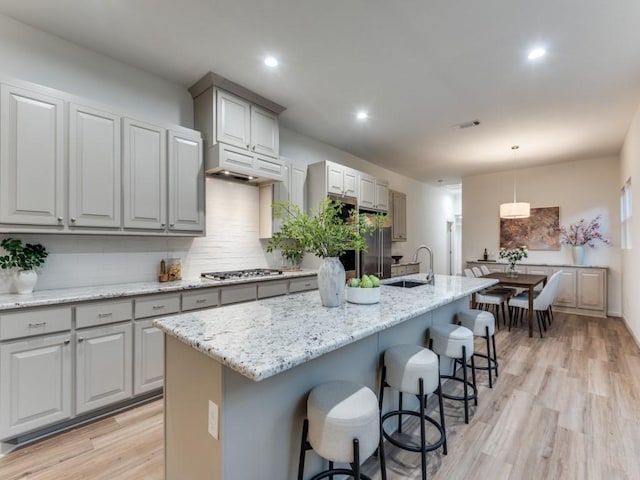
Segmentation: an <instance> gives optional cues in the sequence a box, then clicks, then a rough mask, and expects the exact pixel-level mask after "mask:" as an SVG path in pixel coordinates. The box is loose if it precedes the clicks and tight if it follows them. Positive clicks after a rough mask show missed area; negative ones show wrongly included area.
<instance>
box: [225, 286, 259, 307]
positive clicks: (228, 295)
mask: <svg viewBox="0 0 640 480" xmlns="http://www.w3.org/2000/svg"><path fill="white" fill-rule="evenodd" d="M255 299H256V284H255V283H249V284H240V285H229V286H228V287H222V289H221V290H220V305H229V304H230V303H238V302H248V301H250V300H255Z"/></svg>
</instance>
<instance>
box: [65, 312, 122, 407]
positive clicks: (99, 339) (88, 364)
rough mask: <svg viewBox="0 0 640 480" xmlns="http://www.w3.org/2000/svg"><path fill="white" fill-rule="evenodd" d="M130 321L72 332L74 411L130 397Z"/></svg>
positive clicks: (102, 405) (101, 405)
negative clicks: (74, 380) (74, 383)
mask: <svg viewBox="0 0 640 480" xmlns="http://www.w3.org/2000/svg"><path fill="white" fill-rule="evenodd" d="M132 355H133V354H132V342H131V324H130V323H129V322H127V323H124V324H119V325H112V326H108V327H98V328H90V329H87V330H80V331H78V332H76V413H78V414H80V413H84V412H88V411H90V410H94V409H96V408H100V407H104V406H106V405H109V404H111V403H114V402H119V401H121V400H126V399H127V398H130V397H131V377H132V370H133V368H132V367H133V362H132Z"/></svg>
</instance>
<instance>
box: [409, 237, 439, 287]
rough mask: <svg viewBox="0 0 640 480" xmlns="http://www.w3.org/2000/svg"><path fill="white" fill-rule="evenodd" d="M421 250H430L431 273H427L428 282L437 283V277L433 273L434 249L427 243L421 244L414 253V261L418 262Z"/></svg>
mask: <svg viewBox="0 0 640 480" xmlns="http://www.w3.org/2000/svg"><path fill="white" fill-rule="evenodd" d="M420 250H426V251H427V252H429V273H427V284H428V285H435V284H436V277H435V275H434V274H433V251H432V250H431V249H430V248H429V247H427V246H426V245H420V246H419V247H418V249H417V250H416V253H414V254H413V260H412V263H416V262H417V261H418V253H420Z"/></svg>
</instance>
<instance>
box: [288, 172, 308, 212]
mask: <svg viewBox="0 0 640 480" xmlns="http://www.w3.org/2000/svg"><path fill="white" fill-rule="evenodd" d="M289 169H290V176H289V200H290V201H291V203H293V204H294V205H297V206H298V207H300V210H301V211H303V212H304V211H305V207H306V198H307V194H306V184H307V166H306V165H304V166H303V165H296V164H291V165H290V166H289Z"/></svg>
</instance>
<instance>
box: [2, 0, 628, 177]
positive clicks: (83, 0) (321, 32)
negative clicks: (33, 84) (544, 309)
mask: <svg viewBox="0 0 640 480" xmlns="http://www.w3.org/2000/svg"><path fill="white" fill-rule="evenodd" d="M0 13H3V14H5V15H8V16H10V17H13V18H15V19H17V20H19V21H22V22H24V23H27V24H29V25H32V26H34V27H36V28H39V29H41V30H44V31H47V32H49V33H52V34H54V35H57V36H59V37H62V38H64V39H67V40H70V41H72V42H74V43H77V44H79V45H82V46H85V47H87V48H89V49H92V50H94V51H97V52H100V53H103V54H106V55H109V56H111V57H113V58H115V59H118V60H121V61H123V62H125V63H128V64H131V65H135V66H138V67H140V68H142V69H144V70H146V71H148V72H151V73H154V74H157V75H159V76H161V77H163V78H166V79H168V80H170V81H173V82H176V83H179V84H181V85H184V86H185V87H188V86H191V85H192V84H193V83H195V82H196V81H197V80H198V79H199V78H200V77H202V76H203V75H204V74H205V73H206V72H208V71H214V72H215V73H217V74H219V75H222V76H224V77H226V78H228V79H230V80H233V81H235V82H237V83H239V84H241V85H243V86H245V87H247V88H249V89H251V90H253V91H255V92H257V93H259V94H261V95H263V96H265V97H267V98H269V99H271V100H273V101H275V102H277V103H280V104H282V105H284V106H286V107H287V110H286V111H285V112H284V113H283V114H282V116H281V123H282V124H283V125H284V126H286V127H288V128H291V129H292V130H295V131H298V132H300V133H304V134H306V135H309V136H312V137H315V138H317V139H319V140H322V141H324V142H327V143H330V144H333V145H335V146H337V147H339V148H341V149H343V150H346V151H348V152H350V153H352V154H354V155H357V156H360V157H362V158H365V159H367V160H369V161H371V162H373V163H376V164H379V165H382V166H385V167H387V168H389V169H391V170H394V171H397V172H400V173H403V174H405V175H407V176H410V177H412V178H417V179H421V180H423V181H427V182H436V181H437V180H438V179H442V180H443V181H444V183H445V184H446V183H454V182H456V181H458V180H459V178H460V177H462V176H466V175H473V174H481V173H486V172H493V171H499V170H505V169H508V168H511V167H512V164H513V157H512V153H511V148H510V147H511V145H513V144H519V145H520V150H519V151H518V157H517V166H518V167H523V166H531V165H540V164H549V163H556V162H563V161H570V160H576V159H584V158H594V157H599V156H606V155H616V154H618V153H619V151H620V148H621V146H622V142H623V139H624V136H625V134H626V132H627V129H628V127H629V124H630V121H631V118H632V116H633V114H634V112H635V111H636V109H637V108H638V105H639V104H640V61H639V60H640V28H638V18H640V2H639V1H637V0H616V1H612V2H603V1H602V0H564V1H562V2H559V1H557V0H538V1H536V2H532V1H525V0H512V1H509V2H505V1H504V0H485V1H483V2H474V1H471V0H466V1H464V0H463V1H446V0H433V1H425V0H402V1H395V2H394V1H383V0H349V1H345V0H316V1H312V0H242V1H240V0H180V1H175V0H136V1H131V0H56V1H55V2H52V1H51V0H29V1H28V2H25V1H24V0H2V2H1V3H0ZM535 46H543V47H544V48H546V50H547V52H548V53H547V55H546V56H544V57H542V58H540V59H538V60H536V61H531V60H528V59H527V53H528V51H529V50H530V49H531V48H533V47H535ZM266 55H274V56H276V57H277V58H278V60H279V62H280V65H279V66H278V67H276V68H275V69H269V68H268V67H266V66H265V65H264V64H263V62H262V60H263V58H264V57H265V56H266ZM359 109H365V110H367V111H368V112H369V115H370V118H369V119H368V120H366V121H357V120H356V119H355V114H356V112H357V111H358V110H359ZM475 119H478V120H480V122H481V125H480V126H478V127H474V128H470V129H465V130H459V129H454V128H452V126H453V125H455V124H457V123H460V122H464V121H468V120H475Z"/></svg>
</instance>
